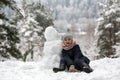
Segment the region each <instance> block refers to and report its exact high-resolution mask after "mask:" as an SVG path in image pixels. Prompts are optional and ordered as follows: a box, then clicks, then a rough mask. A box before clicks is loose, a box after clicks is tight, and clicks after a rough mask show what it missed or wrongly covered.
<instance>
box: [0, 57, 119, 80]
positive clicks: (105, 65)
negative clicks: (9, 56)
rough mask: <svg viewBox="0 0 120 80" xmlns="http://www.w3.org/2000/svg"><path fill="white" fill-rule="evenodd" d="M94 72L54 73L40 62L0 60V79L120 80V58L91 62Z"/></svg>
mask: <svg viewBox="0 0 120 80" xmlns="http://www.w3.org/2000/svg"><path fill="white" fill-rule="evenodd" d="M91 66H92V68H94V72H92V73H90V74H87V73H84V72H81V73H80V72H76V73H68V72H59V73H53V72H52V70H51V69H42V68H40V62H36V63H35V62H26V63H24V62H20V61H12V62H11V61H6V62H0V80H120V58H118V59H109V58H105V59H101V60H96V61H92V62H91Z"/></svg>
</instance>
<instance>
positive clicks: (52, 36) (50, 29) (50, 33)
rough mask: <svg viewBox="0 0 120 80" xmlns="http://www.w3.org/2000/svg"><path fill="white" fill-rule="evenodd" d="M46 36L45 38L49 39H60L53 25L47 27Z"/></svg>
mask: <svg viewBox="0 0 120 80" xmlns="http://www.w3.org/2000/svg"><path fill="white" fill-rule="evenodd" d="M44 36H45V38H46V40H47V41H52V40H58V39H59V35H58V32H57V31H56V29H55V28H53V27H52V26H50V27H47V28H46V29H45V34H44Z"/></svg>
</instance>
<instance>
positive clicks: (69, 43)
mask: <svg viewBox="0 0 120 80" xmlns="http://www.w3.org/2000/svg"><path fill="white" fill-rule="evenodd" d="M72 41H73V40H72V39H69V38H66V39H64V41H63V43H64V45H65V46H69V45H71V44H72Z"/></svg>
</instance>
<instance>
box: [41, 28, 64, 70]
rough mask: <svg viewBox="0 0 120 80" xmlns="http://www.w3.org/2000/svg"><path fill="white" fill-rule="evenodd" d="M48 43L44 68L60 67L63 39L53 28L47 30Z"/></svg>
mask: <svg viewBox="0 0 120 80" xmlns="http://www.w3.org/2000/svg"><path fill="white" fill-rule="evenodd" d="M44 36H45V38H46V42H45V44H44V49H43V58H42V67H44V68H53V67H58V66H59V61H60V54H61V49H62V48H61V37H60V35H59V33H58V32H57V31H56V29H55V28H53V27H52V26H50V27H48V28H46V30H45V34H44Z"/></svg>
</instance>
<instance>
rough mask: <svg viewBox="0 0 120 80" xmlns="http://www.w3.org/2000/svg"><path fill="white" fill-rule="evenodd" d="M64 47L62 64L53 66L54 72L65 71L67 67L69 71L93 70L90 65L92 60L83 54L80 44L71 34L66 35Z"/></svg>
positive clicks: (88, 71)
mask: <svg viewBox="0 0 120 80" xmlns="http://www.w3.org/2000/svg"><path fill="white" fill-rule="evenodd" d="M62 48H63V49H62V54H61V60H60V66H59V68H53V71H54V72H58V71H64V70H65V69H66V68H67V70H68V71H69V72H76V71H85V72H87V73H90V72H92V69H91V68H90V66H89V63H90V60H89V59H88V58H87V57H85V56H84V55H83V54H82V52H81V50H80V47H79V45H78V44H76V42H75V40H74V39H73V37H72V36H71V35H66V36H64V38H63V42H62Z"/></svg>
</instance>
